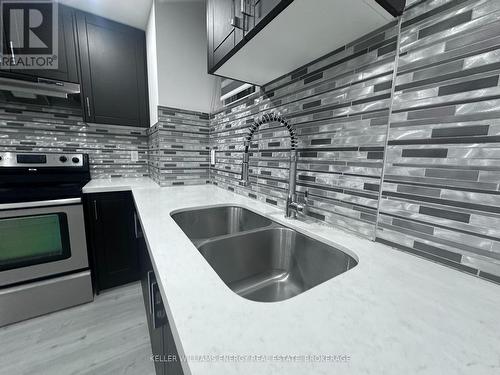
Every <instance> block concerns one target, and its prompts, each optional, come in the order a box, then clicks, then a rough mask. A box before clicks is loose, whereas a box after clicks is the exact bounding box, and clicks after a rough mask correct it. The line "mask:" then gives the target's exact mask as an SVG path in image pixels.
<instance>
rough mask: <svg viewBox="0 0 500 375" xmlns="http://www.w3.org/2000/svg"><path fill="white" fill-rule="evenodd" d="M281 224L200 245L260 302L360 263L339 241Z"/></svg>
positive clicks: (222, 273) (228, 279)
mask: <svg viewBox="0 0 500 375" xmlns="http://www.w3.org/2000/svg"><path fill="white" fill-rule="evenodd" d="M275 225H276V227H274V228H269V229H262V230H258V231H253V232H250V233H240V234H238V235H234V236H230V237H226V238H221V239H218V240H213V241H209V242H207V243H205V244H203V245H201V246H200V247H199V251H200V253H201V254H202V255H203V257H204V258H205V259H206V260H207V262H208V263H209V264H210V265H211V266H212V268H213V269H214V270H215V272H216V273H217V274H218V275H219V277H220V278H221V279H222V281H224V283H226V285H227V286H229V288H231V289H232V290H233V291H234V292H235V293H237V294H239V295H240V296H242V297H245V298H247V299H250V300H253V301H259V302H274V301H282V300H286V299H288V298H291V297H294V296H296V295H298V294H300V293H302V292H304V291H306V290H308V289H311V288H313V287H314V286H316V285H318V284H321V283H323V282H325V281H327V280H329V279H331V278H333V277H335V276H337V275H340V274H341V273H344V272H346V271H348V270H349V269H351V268H353V267H355V266H356V265H357V261H356V260H355V259H354V258H353V257H351V256H350V255H348V254H346V253H344V252H342V251H340V250H338V249H336V248H334V247H331V246H329V245H327V244H325V243H323V242H320V241H317V240H314V239H312V238H309V237H307V236H305V235H303V234H301V233H299V232H297V231H295V230H292V229H289V228H285V227H281V226H279V225H278V224H275Z"/></svg>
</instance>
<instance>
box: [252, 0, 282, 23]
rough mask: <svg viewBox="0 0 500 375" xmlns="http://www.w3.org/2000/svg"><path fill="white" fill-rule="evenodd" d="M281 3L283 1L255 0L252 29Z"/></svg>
mask: <svg viewBox="0 0 500 375" xmlns="http://www.w3.org/2000/svg"><path fill="white" fill-rule="evenodd" d="M280 2H281V0H255V7H254V10H253V17H252V18H253V23H252V27H255V26H257V25H258V24H259V22H260V21H262V20H263V19H264V17H266V16H267V15H268V14H270V13H271V11H272V10H273V9H274V8H276V6H278V5H279V3H280Z"/></svg>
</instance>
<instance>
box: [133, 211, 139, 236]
mask: <svg viewBox="0 0 500 375" xmlns="http://www.w3.org/2000/svg"><path fill="white" fill-rule="evenodd" d="M134 232H135V239H138V238H139V236H138V235H137V213H136V212H134Z"/></svg>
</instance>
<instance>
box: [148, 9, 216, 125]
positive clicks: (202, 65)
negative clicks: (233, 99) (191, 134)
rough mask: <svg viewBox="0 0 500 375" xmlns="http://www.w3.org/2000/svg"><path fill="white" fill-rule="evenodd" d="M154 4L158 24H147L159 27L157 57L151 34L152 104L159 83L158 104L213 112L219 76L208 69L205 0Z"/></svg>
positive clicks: (157, 28)
mask: <svg viewBox="0 0 500 375" xmlns="http://www.w3.org/2000/svg"><path fill="white" fill-rule="evenodd" d="M153 7H154V9H153V11H152V14H151V15H152V16H153V18H154V24H155V25H152V23H153V22H152V21H151V19H150V20H149V23H148V28H147V32H148V30H149V27H150V26H151V28H152V29H155V30H156V35H155V38H156V41H155V43H156V58H155V56H154V54H155V53H154V52H155V51H153V48H152V46H153V36H152V35H150V36H149V37H148V74H149V78H148V79H149V86H150V97H149V100H150V106H151V105H153V106H154V105H155V104H154V99H153V98H154V97H155V92H154V91H155V88H154V86H155V85H157V97H158V100H157V104H158V105H161V106H167V107H175V108H181V109H186V110H192V111H201V112H211V111H212V110H213V108H214V107H215V106H216V105H218V96H219V93H218V91H217V85H218V84H219V80H218V79H217V78H216V77H214V76H211V75H209V74H208V73H207V31H206V14H205V1H203V0H201V1H200V0H198V1H186V0H184V1H164V0H155V1H154V6H153ZM150 44H151V45H150ZM150 50H151V52H150ZM150 60H152V61H150ZM154 60H156V64H155V61H154ZM154 65H156V69H157V71H156V78H155V70H154V69H155V68H154ZM152 91H153V92H152ZM214 99H217V100H214ZM151 103H153V104H151ZM215 103H216V104H215ZM150 110H151V111H152V110H153V109H152V108H150ZM151 119H152V121H151V124H152V125H154V124H155V123H156V121H155V122H153V117H151Z"/></svg>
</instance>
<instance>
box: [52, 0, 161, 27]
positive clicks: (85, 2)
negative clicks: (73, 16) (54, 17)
mask: <svg viewBox="0 0 500 375" xmlns="http://www.w3.org/2000/svg"><path fill="white" fill-rule="evenodd" d="M57 1H58V2H59V3H61V4H66V5H68V6H71V7H73V8H77V9H81V10H84V11H86V12H89V13H93V14H96V15H98V16H101V17H105V18H109V19H111V20H113V21H117V22H121V23H124V24H126V25H130V26H134V27H137V28H140V29H143V30H144V29H145V28H146V24H147V22H148V17H149V11H150V9H151V3H152V2H153V0H57Z"/></svg>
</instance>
